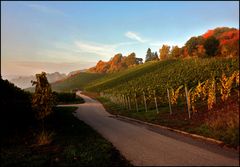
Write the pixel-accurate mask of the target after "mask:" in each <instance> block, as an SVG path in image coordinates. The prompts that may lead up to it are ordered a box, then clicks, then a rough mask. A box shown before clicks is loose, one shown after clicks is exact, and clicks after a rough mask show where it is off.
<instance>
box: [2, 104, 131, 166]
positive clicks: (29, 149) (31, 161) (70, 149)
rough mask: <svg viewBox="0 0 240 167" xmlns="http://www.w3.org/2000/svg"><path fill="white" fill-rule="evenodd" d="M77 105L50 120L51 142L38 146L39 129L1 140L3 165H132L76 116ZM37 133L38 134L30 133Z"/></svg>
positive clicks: (62, 110)
mask: <svg viewBox="0 0 240 167" xmlns="http://www.w3.org/2000/svg"><path fill="white" fill-rule="evenodd" d="M75 110H76V108H75V107H58V108H56V109H55V113H54V114H53V115H52V116H51V117H49V119H48V120H47V129H48V130H49V131H50V132H53V133H54V135H53V141H52V143H51V144H49V145H45V146H36V145H33V144H34V140H33V139H34V137H35V136H36V133H37V131H36V130H31V131H29V132H28V133H26V134H18V135H15V136H12V137H6V136H3V137H2V138H1V139H2V140H1V166H56V165H57V166H83V165H84V166H85V165H87V166H116V165H117V166H130V164H129V162H128V161H126V160H125V159H124V158H123V157H122V156H121V155H120V153H119V152H118V151H117V150H116V149H115V148H114V147H113V145H112V144H111V143H109V142H108V141H106V140H105V139H104V138H103V137H102V136H100V135H99V134H98V133H96V132H95V131H94V130H93V129H92V128H90V127H89V126H88V125H86V124H85V123H83V122H82V121H80V120H78V119H77V118H75V117H74V116H73V115H72V112H73V111H75ZM30 134H35V135H33V136H32V135H30Z"/></svg>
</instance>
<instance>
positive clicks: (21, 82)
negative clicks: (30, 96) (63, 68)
mask: <svg viewBox="0 0 240 167" xmlns="http://www.w3.org/2000/svg"><path fill="white" fill-rule="evenodd" d="M66 77H67V76H66V74H60V73H59V72H55V73H48V74H47V78H48V81H49V82H50V83H52V82H56V81H58V80H62V79H65V78H66ZM31 80H36V77H35V76H33V75H32V76H24V77H21V76H20V77H17V78H13V79H10V82H12V83H13V84H14V85H16V86H17V87H20V88H22V89H24V88H28V87H31V86H32V84H31Z"/></svg>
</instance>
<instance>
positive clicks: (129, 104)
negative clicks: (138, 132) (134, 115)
mask: <svg viewBox="0 0 240 167" xmlns="http://www.w3.org/2000/svg"><path fill="white" fill-rule="evenodd" d="M128 106H129V110H131V109H132V108H131V101H130V98H129V96H128Z"/></svg>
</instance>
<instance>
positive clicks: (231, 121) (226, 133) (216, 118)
mask: <svg viewBox="0 0 240 167" xmlns="http://www.w3.org/2000/svg"><path fill="white" fill-rule="evenodd" d="M206 123H207V125H208V126H209V127H210V128H211V129H212V130H214V133H216V136H218V138H219V139H220V140H222V141H224V142H226V143H229V144H230V145H232V146H238V144H239V103H238V100H236V98H231V99H229V100H228V101H227V102H225V103H222V104H221V105H220V106H218V107H217V109H216V110H214V111H212V112H210V113H209V116H208V118H207V119H206Z"/></svg>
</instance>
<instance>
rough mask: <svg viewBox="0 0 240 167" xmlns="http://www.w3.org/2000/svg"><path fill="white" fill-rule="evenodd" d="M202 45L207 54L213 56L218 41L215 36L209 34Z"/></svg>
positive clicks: (216, 49)
mask: <svg viewBox="0 0 240 167" xmlns="http://www.w3.org/2000/svg"><path fill="white" fill-rule="evenodd" d="M203 46H204V49H205V50H206V54H207V55H208V56H215V55H216V53H217V51H218V47H219V41H218V40H217V39H216V38H215V37H213V36H211V37H209V38H207V39H206V41H205V42H204V45H203Z"/></svg>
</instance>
